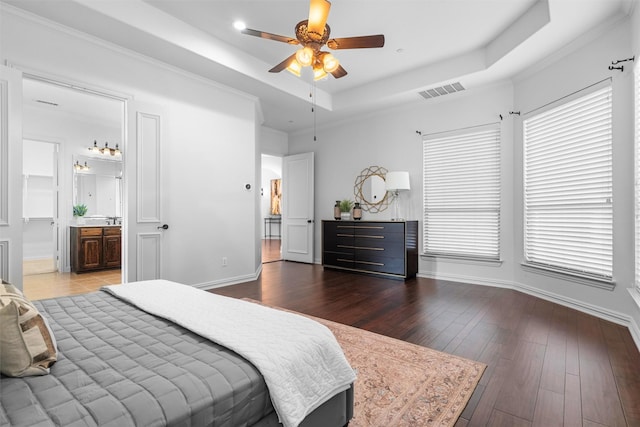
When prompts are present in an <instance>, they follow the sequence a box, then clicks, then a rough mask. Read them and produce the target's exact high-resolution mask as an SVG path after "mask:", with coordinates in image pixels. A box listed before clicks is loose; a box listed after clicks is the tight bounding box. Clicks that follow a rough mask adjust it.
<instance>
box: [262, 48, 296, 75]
mask: <svg viewBox="0 0 640 427" xmlns="http://www.w3.org/2000/svg"><path fill="white" fill-rule="evenodd" d="M295 58H296V54H295V53H294V54H293V55H291V56H290V57H288V58H287V59H285V60H284V61H282V62H281V63H279V64H278V65H276V66H275V67H273V68H272V69H270V70H269V72H270V73H279V72H280V71H282V70H284V69H285V68H287V67H288V66H289V64H290V63H291V61H293V60H294V59H295Z"/></svg>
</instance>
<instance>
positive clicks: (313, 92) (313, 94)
mask: <svg viewBox="0 0 640 427" xmlns="http://www.w3.org/2000/svg"><path fill="white" fill-rule="evenodd" d="M309 97H310V98H311V112H312V113H313V142H316V141H317V138H316V82H315V80H314V81H313V84H312V86H311V92H309Z"/></svg>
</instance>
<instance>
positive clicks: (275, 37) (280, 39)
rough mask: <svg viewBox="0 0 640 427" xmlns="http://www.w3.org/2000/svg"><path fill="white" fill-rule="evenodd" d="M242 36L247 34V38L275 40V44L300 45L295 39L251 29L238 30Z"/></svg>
mask: <svg viewBox="0 0 640 427" xmlns="http://www.w3.org/2000/svg"><path fill="white" fill-rule="evenodd" d="M240 32H241V33H242V34H247V35H249V36H254V37H260V38H263V39H269V40H275V41H277V42H283V43H288V44H300V42H299V41H298V40H297V39H294V38H291V37H285V36H279V35H278V34H272V33H266V32H264V31H258V30H252V29H251V28H245V29H244V30H240Z"/></svg>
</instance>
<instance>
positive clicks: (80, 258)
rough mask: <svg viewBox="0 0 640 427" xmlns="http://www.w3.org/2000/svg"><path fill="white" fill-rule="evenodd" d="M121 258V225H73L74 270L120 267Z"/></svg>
mask: <svg viewBox="0 0 640 427" xmlns="http://www.w3.org/2000/svg"><path fill="white" fill-rule="evenodd" d="M121 258H122V231H121V227H119V226H115V227H114V226H111V227H101V226H98V227H71V271H72V272H75V273H82V272H85V271H95V270H105V269H108V268H120V266H121V263H122V260H121Z"/></svg>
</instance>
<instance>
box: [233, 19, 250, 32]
mask: <svg viewBox="0 0 640 427" xmlns="http://www.w3.org/2000/svg"><path fill="white" fill-rule="evenodd" d="M233 28H235V29H236V30H238V31H242V30H244V29H245V28H247V24H245V23H244V22H242V21H236V22H234V23H233Z"/></svg>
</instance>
